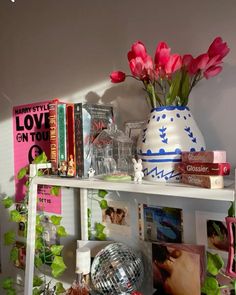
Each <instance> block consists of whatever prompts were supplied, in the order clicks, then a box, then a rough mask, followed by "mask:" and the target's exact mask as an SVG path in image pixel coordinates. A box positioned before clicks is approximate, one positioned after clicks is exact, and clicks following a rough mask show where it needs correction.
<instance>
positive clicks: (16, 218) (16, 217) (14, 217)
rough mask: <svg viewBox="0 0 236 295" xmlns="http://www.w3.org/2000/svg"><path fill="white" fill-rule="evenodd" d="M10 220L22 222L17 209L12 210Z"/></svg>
mask: <svg viewBox="0 0 236 295" xmlns="http://www.w3.org/2000/svg"><path fill="white" fill-rule="evenodd" d="M10 220H11V221H13V222H20V221H21V214H20V213H19V211H17V210H11V211H10Z"/></svg>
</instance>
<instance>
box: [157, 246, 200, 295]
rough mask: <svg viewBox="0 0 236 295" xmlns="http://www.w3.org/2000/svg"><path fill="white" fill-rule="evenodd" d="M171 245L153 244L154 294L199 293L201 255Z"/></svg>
mask: <svg viewBox="0 0 236 295" xmlns="http://www.w3.org/2000/svg"><path fill="white" fill-rule="evenodd" d="M169 245H170V244H169ZM169 245H168V246H166V245H161V244H153V283H154V288H155V289H156V292H155V293H154V294H162V295H190V294H191V295H199V294H200V293H201V291H200V289H201V283H200V256H199V255H198V254H196V253H193V252H191V251H186V250H184V249H176V248H175V247H174V246H172V247H171V246H169ZM154 294H153V295H154Z"/></svg>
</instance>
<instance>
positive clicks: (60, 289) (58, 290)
mask: <svg viewBox="0 0 236 295" xmlns="http://www.w3.org/2000/svg"><path fill="white" fill-rule="evenodd" d="M65 291H66V290H65V289H64V287H63V284H62V283H61V282H57V283H56V295H58V294H62V293H64V292H65Z"/></svg>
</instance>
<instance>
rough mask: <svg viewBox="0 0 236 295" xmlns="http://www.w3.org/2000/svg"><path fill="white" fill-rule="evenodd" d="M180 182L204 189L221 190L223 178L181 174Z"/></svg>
mask: <svg viewBox="0 0 236 295" xmlns="http://www.w3.org/2000/svg"><path fill="white" fill-rule="evenodd" d="M181 182H182V183H185V184H190V185H195V186H199V187H204V188H223V187H224V177H223V176H220V175H217V176H212V175H196V174H182V178H181Z"/></svg>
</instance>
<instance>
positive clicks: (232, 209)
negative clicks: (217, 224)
mask: <svg viewBox="0 0 236 295" xmlns="http://www.w3.org/2000/svg"><path fill="white" fill-rule="evenodd" d="M228 216H229V217H235V203H234V202H231V205H230V207H229V209H228Z"/></svg>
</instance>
